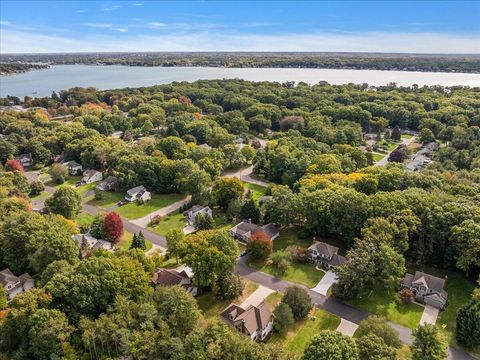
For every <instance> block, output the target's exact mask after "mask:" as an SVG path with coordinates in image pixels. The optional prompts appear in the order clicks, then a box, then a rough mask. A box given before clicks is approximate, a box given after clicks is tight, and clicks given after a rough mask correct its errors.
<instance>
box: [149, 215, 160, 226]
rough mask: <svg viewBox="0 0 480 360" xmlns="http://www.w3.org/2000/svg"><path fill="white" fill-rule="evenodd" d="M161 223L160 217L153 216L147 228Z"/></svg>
mask: <svg viewBox="0 0 480 360" xmlns="http://www.w3.org/2000/svg"><path fill="white" fill-rule="evenodd" d="M161 222H162V216H161V215H155V216H154V217H153V218H152V219H151V220H150V223H149V224H148V226H155V225H158V224H160V223H161Z"/></svg>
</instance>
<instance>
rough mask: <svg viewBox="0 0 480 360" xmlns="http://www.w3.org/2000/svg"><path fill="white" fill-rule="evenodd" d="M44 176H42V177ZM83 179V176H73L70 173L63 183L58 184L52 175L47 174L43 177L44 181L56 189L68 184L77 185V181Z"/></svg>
mask: <svg viewBox="0 0 480 360" xmlns="http://www.w3.org/2000/svg"><path fill="white" fill-rule="evenodd" d="M40 178H42V176H41V177H40ZM81 180H82V177H81V176H71V175H69V176H68V177H67V178H66V179H65V182H64V183H63V184H57V183H54V182H53V180H52V179H51V177H50V175H47V176H46V177H44V178H43V180H42V181H46V182H45V184H46V185H48V186H52V187H54V188H55V189H58V188H59V187H60V186H64V185H68V186H75V184H76V183H78V182H80V181H81Z"/></svg>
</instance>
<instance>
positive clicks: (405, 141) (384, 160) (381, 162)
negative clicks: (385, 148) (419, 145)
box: [373, 136, 417, 166]
mask: <svg viewBox="0 0 480 360" xmlns="http://www.w3.org/2000/svg"><path fill="white" fill-rule="evenodd" d="M416 139H417V137H416V136H412V137H411V138H408V139H403V140H402V142H401V143H400V144H398V145H405V146H408V145H410V144H411V143H412V142H414V141H415V140H416ZM392 151H393V150H392ZM392 151H390V152H388V153H387V154H386V155H385V156H384V157H383V158H382V159H380V160H379V161H377V162H376V163H375V164H374V165H373V166H385V165H387V164H388V157H389V156H390V154H391V153H392Z"/></svg>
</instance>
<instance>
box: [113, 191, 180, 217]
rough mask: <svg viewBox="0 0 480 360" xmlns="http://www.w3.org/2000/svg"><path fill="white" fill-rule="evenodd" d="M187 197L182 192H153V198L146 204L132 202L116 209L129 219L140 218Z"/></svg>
mask: <svg viewBox="0 0 480 360" xmlns="http://www.w3.org/2000/svg"><path fill="white" fill-rule="evenodd" d="M184 197H185V195H182V194H152V199H151V200H150V201H148V202H146V203H145V204H137V203H136V202H131V203H128V204H126V205H123V206H120V207H119V208H117V209H116V210H115V211H116V212H118V213H119V214H120V215H121V216H123V217H126V218H127V219H140V218H142V217H144V216H147V215H148V214H150V213H152V212H154V211H156V210H158V209H161V208H164V207H165V206H168V205H171V204H173V203H174V202H177V201H180V200H182V199H183V198H184Z"/></svg>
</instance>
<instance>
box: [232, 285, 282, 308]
mask: <svg viewBox="0 0 480 360" xmlns="http://www.w3.org/2000/svg"><path fill="white" fill-rule="evenodd" d="M273 292H274V291H273V290H272V289H269V288H267V287H265V286H262V285H260V286H259V287H258V289H257V290H255V291H254V292H253V293H251V294H250V296H249V297H248V298H246V300H245V301H244V302H243V303H241V304H240V306H241V307H242V308H244V309H246V308H247V307H248V306H249V305H253V306H258V305H260V303H261V302H262V301H263V300H265V299H266V297H267V296H268V295H270V294H271V293H273Z"/></svg>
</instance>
